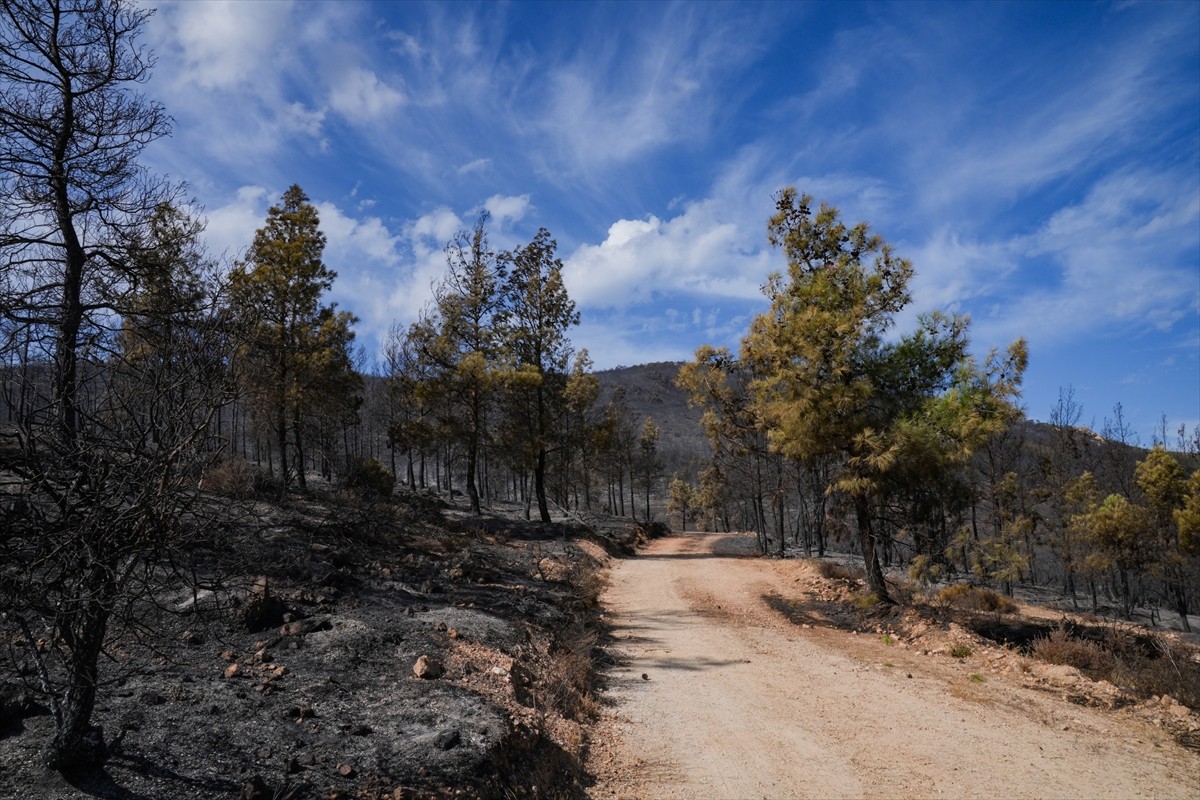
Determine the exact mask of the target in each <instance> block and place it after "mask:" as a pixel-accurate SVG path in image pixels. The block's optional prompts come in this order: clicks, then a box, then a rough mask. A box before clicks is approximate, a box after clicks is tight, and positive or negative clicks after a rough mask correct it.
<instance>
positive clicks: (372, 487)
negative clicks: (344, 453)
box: [343, 458, 396, 497]
mask: <svg viewBox="0 0 1200 800" xmlns="http://www.w3.org/2000/svg"><path fill="white" fill-rule="evenodd" d="M343 484H344V485H345V487H346V488H347V489H351V490H353V491H355V492H358V493H359V494H361V495H363V496H368V497H391V496H392V489H393V488H394V487H395V485H396V476H395V475H393V474H392V471H391V470H390V469H388V468H387V467H385V466H384V465H383V464H382V463H381V462H380V461H379V459H377V458H368V459H366V460H355V461H352V462H351V463H350V464H349V466H348V468H347V469H346V477H345V480H344V481H343Z"/></svg>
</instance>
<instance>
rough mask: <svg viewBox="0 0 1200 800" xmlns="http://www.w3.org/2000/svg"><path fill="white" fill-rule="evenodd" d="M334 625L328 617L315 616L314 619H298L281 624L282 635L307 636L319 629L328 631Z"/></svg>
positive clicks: (280, 633)
mask: <svg viewBox="0 0 1200 800" xmlns="http://www.w3.org/2000/svg"><path fill="white" fill-rule="evenodd" d="M332 627H333V623H332V622H330V621H329V618H328V617H314V618H312V619H298V620H296V621H295V622H288V623H285V624H283V625H280V626H279V635H280V636H306V635H308V634H310V633H316V632H317V631H327V630H329V629H330V628H332Z"/></svg>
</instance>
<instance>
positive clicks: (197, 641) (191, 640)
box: [179, 631, 204, 647]
mask: <svg viewBox="0 0 1200 800" xmlns="http://www.w3.org/2000/svg"><path fill="white" fill-rule="evenodd" d="M179 641H181V642H183V643H184V644H186V645H187V646H188V647H196V646H197V645H202V644H204V637H203V636H201V635H200V634H198V633H193V632H192V631H184V632H183V633H181V634H179Z"/></svg>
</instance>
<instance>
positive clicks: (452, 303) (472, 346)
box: [414, 212, 505, 514]
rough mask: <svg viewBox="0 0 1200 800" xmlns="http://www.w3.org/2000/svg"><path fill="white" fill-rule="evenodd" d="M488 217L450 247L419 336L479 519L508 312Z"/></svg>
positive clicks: (473, 506) (449, 245)
mask: <svg viewBox="0 0 1200 800" xmlns="http://www.w3.org/2000/svg"><path fill="white" fill-rule="evenodd" d="M488 219H489V216H488V214H487V212H484V213H483V214H481V215H480V216H479V219H478V221H476V223H475V227H474V228H473V229H472V230H471V231H470V232H468V231H460V232H459V233H458V234H457V235H456V236H455V237H454V239H453V240H452V241H451V242H450V243H449V244H448V245H446V275H445V277H444V278H443V279H442V282H441V283H440V284H439V285H438V287H437V288H436V289H435V291H434V301H433V307H432V308H431V311H430V315H429V319H428V323H429V325H430V329H429V330H428V331H425V332H424V333H422V334H421V335H419V336H418V337H417V338H416V339H415V340H414V341H417V342H419V343H420V344H419V348H420V355H421V357H422V358H424V359H426V360H427V361H428V362H430V364H431V365H432V366H433V368H434V370H435V373H436V380H437V381H438V382H439V390H440V392H441V393H442V396H443V397H444V398H445V399H446V400H447V402H448V403H449V404H450V405H451V406H452V408H453V410H454V413H453V414H452V415H451V416H450V419H451V420H453V421H454V422H455V423H456V424H455V426H454V427H455V428H456V429H457V430H456V434H457V435H456V438H458V439H460V440H461V441H462V444H463V446H464V448H465V450H466V456H467V475H466V478H467V496H468V497H469V499H470V502H471V512H472V513H473V514H479V513H480V504H479V487H478V482H477V475H478V471H479V459H480V453H481V451H482V449H483V447H484V445H485V444H486V440H487V421H488V412H489V402H490V400H491V394H492V392H493V390H494V388H495V386H496V384H497V382H498V379H499V372H500V369H501V347H502V345H503V342H502V335H503V334H502V328H503V325H504V319H505V308H504V303H503V300H504V298H503V296H502V294H501V289H502V285H503V283H502V282H503V280H504V277H505V272H504V267H503V264H502V263H501V262H500V260H499V259H498V257H497V255H496V253H495V252H493V251H492V249H491V248H490V246H489V245H488V239H487V223H488Z"/></svg>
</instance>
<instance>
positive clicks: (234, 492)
mask: <svg viewBox="0 0 1200 800" xmlns="http://www.w3.org/2000/svg"><path fill="white" fill-rule="evenodd" d="M259 472H261V470H259V469H258V467H255V466H254V465H253V464H251V463H250V462H249V461H247V460H246V459H244V458H242V457H241V456H232V457H229V458H223V459H221V460H220V461H218V462H217V463H215V464H213V465H212V466H210V467H209V468H208V469H206V470H205V471H204V477H203V478H201V480H200V488H201V489H203V490H204V491H208V492H214V493H216V494H223V495H226V496H228V497H235V498H237V499H239V500H248V499H250V498H251V497H253V496H254V492H255V485H256V481H257V475H258V473H259Z"/></svg>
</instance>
